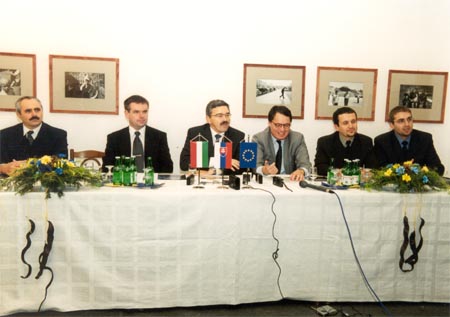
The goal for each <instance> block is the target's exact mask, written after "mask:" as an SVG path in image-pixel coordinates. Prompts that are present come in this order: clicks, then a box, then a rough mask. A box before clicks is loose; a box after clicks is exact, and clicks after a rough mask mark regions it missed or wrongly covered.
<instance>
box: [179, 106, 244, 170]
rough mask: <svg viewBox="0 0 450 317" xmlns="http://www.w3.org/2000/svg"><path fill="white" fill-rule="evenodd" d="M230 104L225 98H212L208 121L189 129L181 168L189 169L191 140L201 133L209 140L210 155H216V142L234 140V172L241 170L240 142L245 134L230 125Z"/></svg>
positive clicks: (181, 159)
mask: <svg viewBox="0 0 450 317" xmlns="http://www.w3.org/2000/svg"><path fill="white" fill-rule="evenodd" d="M230 118H231V113H230V106H229V105H228V104H227V103H226V102H225V101H223V100H212V101H210V102H209V103H208V105H207V106H206V122H207V123H205V124H203V125H201V126H196V127H192V128H190V129H189V130H188V131H187V136H186V141H185V142H184V147H183V150H182V151H181V154H180V169H181V170H182V171H187V170H188V169H189V168H190V166H189V163H190V141H191V140H192V139H194V138H195V137H197V136H198V135H199V134H200V135H201V136H203V137H204V138H206V139H207V140H208V157H209V158H211V157H213V156H214V143H215V142H228V141H229V140H231V142H233V146H232V151H233V153H232V158H233V159H232V163H231V165H232V168H231V171H232V172H240V171H239V143H240V142H241V141H242V140H243V139H244V138H245V134H244V133H243V132H241V131H239V130H237V129H234V128H232V127H230ZM214 172H215V169H212V168H210V169H207V170H204V171H201V173H202V174H205V173H207V174H213V173H214Z"/></svg>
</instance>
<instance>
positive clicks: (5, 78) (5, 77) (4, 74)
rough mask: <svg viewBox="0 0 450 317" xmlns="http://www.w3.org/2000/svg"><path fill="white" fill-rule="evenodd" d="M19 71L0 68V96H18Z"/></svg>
mask: <svg viewBox="0 0 450 317" xmlns="http://www.w3.org/2000/svg"><path fill="white" fill-rule="evenodd" d="M20 92H21V83H20V70H19V69H1V68H0V95H3V96H5V95H10V96H20Z"/></svg>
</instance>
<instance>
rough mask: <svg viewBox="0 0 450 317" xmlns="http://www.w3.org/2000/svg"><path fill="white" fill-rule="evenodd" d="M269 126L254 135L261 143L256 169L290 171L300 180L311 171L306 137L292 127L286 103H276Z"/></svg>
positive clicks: (265, 171)
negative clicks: (283, 104) (282, 104)
mask: <svg viewBox="0 0 450 317" xmlns="http://www.w3.org/2000/svg"><path fill="white" fill-rule="evenodd" d="M268 120H269V123H268V125H269V126H268V127H267V128H266V129H265V130H264V131H261V132H259V133H257V134H255V135H254V136H253V141H254V142H256V143H257V144H258V154H257V162H256V172H257V173H259V174H262V175H276V174H289V175H290V179H291V180H293V181H301V180H303V179H304V178H305V176H307V175H308V174H309V172H310V170H311V162H310V161H309V154H308V149H307V147H306V143H305V138H304V137H303V134H301V133H300V132H296V131H292V130H291V122H292V113H291V110H289V108H287V107H286V106H273V107H272V109H270V111H269V114H268Z"/></svg>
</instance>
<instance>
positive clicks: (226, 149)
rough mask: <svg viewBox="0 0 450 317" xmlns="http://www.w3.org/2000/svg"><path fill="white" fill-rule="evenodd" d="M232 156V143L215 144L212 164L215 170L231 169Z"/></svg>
mask: <svg viewBox="0 0 450 317" xmlns="http://www.w3.org/2000/svg"><path fill="white" fill-rule="evenodd" d="M232 156H233V143H232V142H220V143H219V142H217V143H215V144H214V164H213V166H214V167H215V168H227V169H230V168H231V160H232V159H233V158H232Z"/></svg>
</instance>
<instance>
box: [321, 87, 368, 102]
mask: <svg viewBox="0 0 450 317" xmlns="http://www.w3.org/2000/svg"><path fill="white" fill-rule="evenodd" d="M328 87H329V89H328V105H329V106H332V107H341V106H349V107H362V106H364V98H363V95H364V84H363V83H351V82H330V84H329V86H328Z"/></svg>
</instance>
